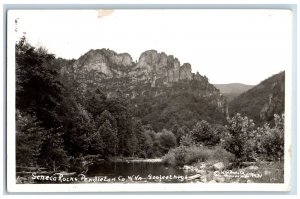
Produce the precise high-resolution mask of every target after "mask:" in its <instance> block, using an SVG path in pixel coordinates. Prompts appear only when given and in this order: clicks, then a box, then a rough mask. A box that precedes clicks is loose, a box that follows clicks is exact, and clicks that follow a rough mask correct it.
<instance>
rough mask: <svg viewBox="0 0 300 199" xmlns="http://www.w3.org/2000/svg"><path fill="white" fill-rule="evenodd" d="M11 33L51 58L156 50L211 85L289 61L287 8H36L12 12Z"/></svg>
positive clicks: (250, 78) (252, 79) (263, 73)
mask: <svg viewBox="0 0 300 199" xmlns="http://www.w3.org/2000/svg"><path fill="white" fill-rule="evenodd" d="M9 17H14V18H18V25H17V31H18V32H17V37H19V36H20V35H21V34H22V33H23V32H26V35H27V38H28V40H29V41H30V43H31V44H33V45H35V46H45V47H46V48H47V49H48V50H49V52H51V53H53V54H55V55H56V56H57V57H63V58H68V59H71V58H75V59H77V58H79V57H80V56H81V55H83V54H84V53H86V52H87V51H88V50H90V49H100V48H109V49H111V50H114V51H116V52H117V53H123V52H128V53H129V54H130V55H131V56H132V57H133V59H134V60H138V58H139V55H140V54H141V53H142V52H144V51H145V50H150V49H155V50H157V51H159V52H162V51H163V52H165V53H166V54H168V55H174V56H175V57H177V58H178V59H179V61H180V63H181V64H183V63H185V62H188V63H190V64H191V65H192V70H193V72H196V71H199V73H200V74H201V75H206V76H207V77H208V78H209V80H210V82H211V83H236V82H239V83H245V84H258V83H259V82H260V81H262V80H264V79H265V78H267V77H269V76H271V75H273V74H276V73H278V72H280V71H282V70H284V69H285V67H290V65H291V58H292V56H291V54H292V51H291V50H292V49H291V48H292V46H291V44H292V13H291V12H290V11H288V10H196V9H195V10H193V9H190V10H105V11H103V10H102V11H99V10H77V11H76V10H69V11H67V10H61V11H58V10H56V11H54V10H52V11H51V10H43V11H42V10H40V11H32V10H30V11H13V13H10V15H9Z"/></svg>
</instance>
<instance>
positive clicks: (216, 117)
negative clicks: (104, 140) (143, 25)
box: [62, 49, 227, 131]
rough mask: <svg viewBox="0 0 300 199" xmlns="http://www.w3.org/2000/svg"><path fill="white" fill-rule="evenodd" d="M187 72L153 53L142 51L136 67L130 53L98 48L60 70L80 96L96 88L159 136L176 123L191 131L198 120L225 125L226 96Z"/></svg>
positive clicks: (187, 68)
mask: <svg viewBox="0 0 300 199" xmlns="http://www.w3.org/2000/svg"><path fill="white" fill-rule="evenodd" d="M191 67H192V66H191V65H190V64H189V63H183V64H180V62H179V60H178V59H177V58H176V57H174V56H172V55H167V54H165V53H164V52H161V53H160V52H157V51H156V50H148V51H145V52H143V53H142V54H141V55H140V58H139V60H138V61H137V62H134V61H133V60H132V57H131V56H130V55H129V54H128V53H122V54H118V53H116V52H114V51H112V50H109V49H97V50H90V51H89V52H87V53H86V54H84V55H82V56H81V57H80V58H79V59H78V60H76V61H75V62H74V63H73V64H72V65H69V66H66V67H64V68H62V75H63V76H64V78H65V79H66V78H71V79H74V80H75V81H76V82H78V89H77V90H78V91H80V92H81V93H82V96H84V95H86V93H87V91H91V90H96V89H99V90H101V92H103V93H104V94H105V95H106V96H107V97H108V98H118V99H124V100H125V101H127V102H128V104H129V107H130V110H131V111H132V115H133V117H137V118H140V119H141V121H142V123H143V124H151V125H152V126H153V128H154V129H155V130H157V131H158V130H161V129H162V128H167V129H171V128H172V127H173V125H175V124H179V125H185V126H188V127H190V126H192V125H193V124H194V123H195V122H196V121H199V120H206V121H208V122H210V123H223V122H224V121H225V119H226V118H225V112H226V107H227V103H226V99H225V97H224V96H222V95H221V94H220V92H219V90H218V89H217V88H216V87H215V86H214V85H212V84H210V83H209V82H208V78H207V77H205V76H202V75H200V74H199V73H198V72H197V73H196V74H195V73H192V68H191Z"/></svg>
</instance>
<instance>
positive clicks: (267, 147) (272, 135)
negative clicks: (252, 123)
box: [258, 114, 284, 160]
mask: <svg viewBox="0 0 300 199" xmlns="http://www.w3.org/2000/svg"><path fill="white" fill-rule="evenodd" d="M274 121H275V126H274V127H273V128H270V127H269V125H268V124H265V125H264V127H263V128H258V132H260V133H261V139H260V148H259V150H260V152H261V153H262V154H263V155H264V156H265V158H266V159H271V160H282V159H283V157H284V116H282V117H280V116H279V115H276V114H275V115H274Z"/></svg>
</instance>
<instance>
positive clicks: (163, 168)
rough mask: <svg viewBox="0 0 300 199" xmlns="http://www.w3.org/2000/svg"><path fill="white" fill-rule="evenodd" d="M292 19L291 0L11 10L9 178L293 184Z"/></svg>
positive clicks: (208, 186)
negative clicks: (272, 4) (286, 3)
mask: <svg viewBox="0 0 300 199" xmlns="http://www.w3.org/2000/svg"><path fill="white" fill-rule="evenodd" d="M292 25H293V23H292V12H291V10H287V9H82V10H54V9H49V10H45V9H44V10H39V9H36V10H9V12H8V28H9V29H10V32H9V34H8V37H9V40H8V44H7V45H8V46H9V50H10V51H9V52H10V56H11V57H12V59H9V64H10V65H11V66H12V68H13V69H10V70H11V72H12V73H13V74H14V79H13V84H12V85H14V88H15V90H14V91H9V93H8V94H10V92H11V93H12V96H13V98H11V100H8V101H9V103H10V104H11V106H12V107H13V108H11V109H9V110H10V111H8V114H10V116H11V117H10V118H13V122H12V123H13V124H14V125H12V126H13V128H8V132H7V136H8V146H9V147H10V149H9V150H8V154H11V155H9V157H8V158H9V159H8V171H10V172H11V173H12V174H13V176H11V175H10V176H11V177H9V176H8V178H9V179H8V180H9V181H10V184H12V186H11V190H22V191H25V192H26V191H27V190H31V191H37V192H41V191H42V192H43V191H45V192H51V191H57V190H58V191H78V190H79V191H90V190H92V191H99V192H101V191H118V190H122V191H124V190H125V191H126V187H127V186H129V187H130V188H129V189H130V190H131V191H140V190H151V191H153V190H160V191H164V189H166V190H172V191H184V190H194V191H195V190H196V191H198V190H199V191H206V190H210V191H218V190H223V191H224V190H231V191H234V190H260V191H261V190H262V189H264V188H265V189H266V190H269V191H270V190H271V191H288V189H289V184H290V167H291V166H290V154H289V153H290V150H289V149H290V142H291V140H290V137H291V130H290V128H291V127H290V125H291V124H290V121H291V106H290V103H291V102H290V93H291V85H290V84H291V83H290V82H291V68H292ZM37 186H38V187H40V188H39V189H38V190H37V188H36V187H37ZM222 186H223V188H222ZM64 187H65V188H64ZM135 187H139V188H135ZM189 187H191V189H189ZM9 188H10V187H9Z"/></svg>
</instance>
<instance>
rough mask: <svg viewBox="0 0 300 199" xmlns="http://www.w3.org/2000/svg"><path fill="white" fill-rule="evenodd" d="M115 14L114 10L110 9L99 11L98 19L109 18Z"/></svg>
mask: <svg viewBox="0 0 300 199" xmlns="http://www.w3.org/2000/svg"><path fill="white" fill-rule="evenodd" d="M113 12H114V10H108V9H101V10H97V13H98V18H103V17H108V16H110V15H112V13H113Z"/></svg>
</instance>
